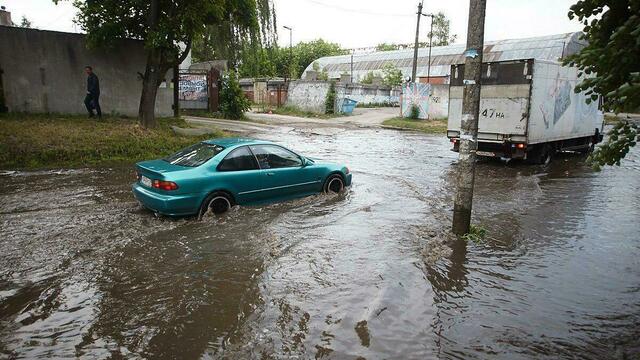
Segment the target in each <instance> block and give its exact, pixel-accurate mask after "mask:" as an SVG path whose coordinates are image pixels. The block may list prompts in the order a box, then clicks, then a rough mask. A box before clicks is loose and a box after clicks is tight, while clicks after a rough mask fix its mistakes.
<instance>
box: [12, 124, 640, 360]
mask: <svg viewBox="0 0 640 360" xmlns="http://www.w3.org/2000/svg"><path fill="white" fill-rule="evenodd" d="M260 136H261V137H263V138H266V139H270V140H276V141H278V142H281V143H282V144H284V145H287V146H289V147H292V148H294V149H296V150H299V151H300V152H302V153H303V154H305V155H308V156H311V157H317V158H321V159H327V160H334V161H340V162H345V163H347V164H348V165H349V167H350V168H351V169H352V171H353V172H354V184H353V186H352V188H351V189H350V190H349V191H348V192H347V193H345V194H342V195H338V196H326V195H318V196H314V197H310V198H305V199H300V200H295V201H291V202H285V203H280V204H274V205H269V206H263V207H239V208H235V209H234V210H233V211H231V212H230V213H229V214H227V215H224V216H222V217H219V218H208V219H206V220H205V221H202V222H197V221H194V220H191V219H180V220H173V219H167V218H157V217H155V216H154V215H153V214H151V213H149V212H148V211H145V210H143V209H141V208H140V207H139V206H138V205H137V203H136V202H135V201H134V199H133V197H132V195H131V193H130V183H131V182H132V180H133V173H132V170H131V169H130V168H128V167H126V168H115V169H81V170H62V171H42V172H24V173H22V172H19V173H5V174H3V175H1V176H0V180H1V181H2V184H3V185H4V186H3V187H2V189H0V253H1V254H2V257H1V258H0V357H6V358H67V357H86V358H141V357H144V358H167V359H170V358H180V359H193V358H231V359H246V358H301V359H302V358H304V359H306V358H335V359H344V358H347V359H348V358H353V359H355V358H366V359H381V358H394V359H395V358H403V359H424V358H442V359H457V358H464V359H473V358H480V359H484V358H503V359H520V358H523V359H534V358H535V359H540V358H550V359H552V358H553V359H555V358H584V359H600V358H620V359H622V358H625V356H627V358H634V357H637V356H638V354H640V341H639V340H638V339H639V338H640V286H639V285H638V284H640V239H639V236H638V233H639V230H640V224H639V220H640V193H639V192H638V189H639V188H640V176H639V175H640V156H639V152H638V150H637V149H636V150H634V151H633V152H632V153H631V154H630V156H629V158H628V159H627V160H625V161H624V162H623V166H622V167H620V168H610V169H606V170H605V171H603V172H601V173H594V172H593V171H592V170H590V169H589V168H588V167H587V166H586V165H585V164H584V158H582V157H579V156H574V155H564V156H561V157H560V158H558V159H556V161H555V162H553V163H552V164H551V165H549V166H547V167H538V166H535V167H530V166H525V165H520V164H508V165H504V164H502V163H499V162H486V163H482V164H480V165H479V168H478V178H477V184H476V196H475V203H474V206H475V209H474V210H475V214H474V222H475V223H478V224H482V226H484V227H485V228H486V229H487V231H488V238H487V239H486V241H485V242H483V243H479V244H476V243H470V244H468V246H466V247H455V248H453V249H451V248H449V247H447V246H443V245H441V244H440V243H439V242H438V241H437V240H438V239H439V238H440V235H439V234H441V233H443V232H445V231H446V230H447V229H448V227H449V223H450V220H451V209H452V203H451V201H452V200H451V199H452V195H453V189H452V185H453V180H452V179H453V174H454V171H455V160H456V156H455V155H456V154H454V153H451V152H450V151H448V149H449V144H448V142H447V140H446V139H444V138H442V137H439V136H427V135H421V134H414V133H403V132H394V131H387V130H371V129H364V130H345V131H338V132H336V133H335V134H332V135H330V136H316V135H311V134H304V133H300V132H296V131H291V132H288V133H265V134H260Z"/></svg>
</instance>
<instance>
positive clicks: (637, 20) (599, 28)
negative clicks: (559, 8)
mask: <svg viewBox="0 0 640 360" xmlns="http://www.w3.org/2000/svg"><path fill="white" fill-rule="evenodd" d="M575 18H577V20H578V21H580V22H581V23H582V24H583V25H584V33H585V34H584V39H585V40H587V41H588V45H587V46H586V47H585V48H583V49H582V50H581V51H580V52H578V53H576V54H573V55H571V56H568V57H567V58H566V59H565V60H564V63H565V64H568V65H571V66H576V67H577V68H578V71H579V75H581V76H582V75H586V78H585V79H584V80H583V81H582V82H581V83H579V84H578V85H577V86H576V88H575V91H576V92H583V91H584V92H585V94H586V95H590V96H591V98H589V99H587V103H590V102H591V101H597V100H598V99H599V97H600V95H603V96H604V99H603V109H604V110H605V111H613V112H615V113H620V112H625V111H633V110H637V109H638V108H639V107H640V61H639V60H638V59H640V2H638V1H635V0H581V1H578V2H577V3H576V4H574V5H572V6H571V8H570V10H569V19H575ZM638 133H639V132H638V126H637V124H631V123H628V122H625V121H623V122H622V123H621V124H619V125H617V126H616V127H614V129H613V130H612V131H611V132H610V133H609V138H608V140H607V142H606V143H605V144H603V145H602V146H600V147H599V148H598V149H596V151H595V152H594V153H593V154H592V155H591V157H590V161H591V162H592V164H593V165H594V166H595V167H596V168H599V167H600V166H604V165H613V164H618V165H619V164H620V160H621V159H623V158H624V157H625V155H626V154H627V153H628V151H629V148H630V147H632V146H635V145H636V143H637V141H638V137H639V135H638Z"/></svg>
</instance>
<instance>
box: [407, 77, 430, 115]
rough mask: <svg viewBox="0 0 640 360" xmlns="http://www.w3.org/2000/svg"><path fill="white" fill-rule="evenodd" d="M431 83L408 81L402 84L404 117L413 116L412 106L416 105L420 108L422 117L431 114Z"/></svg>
mask: <svg viewBox="0 0 640 360" xmlns="http://www.w3.org/2000/svg"><path fill="white" fill-rule="evenodd" d="M430 95H431V84H421V83H406V84H404V85H403V86H402V97H401V101H400V102H401V111H402V116H403V117H409V116H411V107H412V106H413V105H416V106H417V107H418V109H420V115H419V118H420V119H427V118H428V116H429V96H430Z"/></svg>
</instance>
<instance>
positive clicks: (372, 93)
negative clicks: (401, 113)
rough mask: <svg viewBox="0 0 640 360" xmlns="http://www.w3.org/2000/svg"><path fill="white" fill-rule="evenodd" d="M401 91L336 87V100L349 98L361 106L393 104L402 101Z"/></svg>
mask: <svg viewBox="0 0 640 360" xmlns="http://www.w3.org/2000/svg"><path fill="white" fill-rule="evenodd" d="M400 93H401V90H400V89H399V88H391V87H389V86H376V85H364V84H338V85H336V98H339V99H340V98H345V97H346V98H349V99H351V100H355V101H357V102H358V103H359V104H392V105H396V104H398V102H399V101H400Z"/></svg>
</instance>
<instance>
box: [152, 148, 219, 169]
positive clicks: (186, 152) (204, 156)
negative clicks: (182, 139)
mask: <svg viewBox="0 0 640 360" xmlns="http://www.w3.org/2000/svg"><path fill="white" fill-rule="evenodd" d="M222 150H224V148H223V147H222V146H220V145H215V144H207V143H203V142H202V143H198V144H195V145H192V146H189V147H188V148H186V149H182V150H180V151H178V152H177V153H175V154H173V155H171V156H169V157H167V158H165V159H164V161H166V162H168V163H170V164H173V165H180V166H189V167H196V166H200V165H202V164H204V163H206V162H207V161H209V159H211V158H212V157H214V156H216V155H218V154H219V153H220V152H221V151H222Z"/></svg>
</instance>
